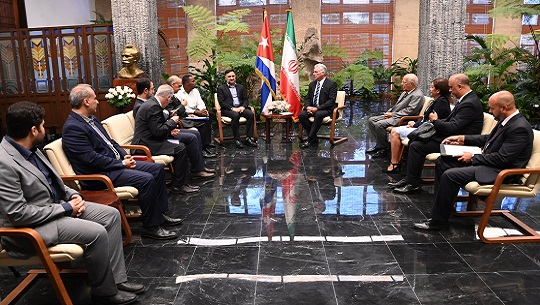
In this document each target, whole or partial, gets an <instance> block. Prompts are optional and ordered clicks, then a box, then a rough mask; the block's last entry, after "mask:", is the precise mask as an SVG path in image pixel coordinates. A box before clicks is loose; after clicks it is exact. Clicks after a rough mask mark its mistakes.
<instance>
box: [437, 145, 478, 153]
mask: <svg viewBox="0 0 540 305" xmlns="http://www.w3.org/2000/svg"><path fill="white" fill-rule="evenodd" d="M465 152H469V153H472V154H474V155H475V154H481V153H482V148H480V147H478V146H465V145H450V144H441V155H443V156H458V155H462V154H463V153H465Z"/></svg>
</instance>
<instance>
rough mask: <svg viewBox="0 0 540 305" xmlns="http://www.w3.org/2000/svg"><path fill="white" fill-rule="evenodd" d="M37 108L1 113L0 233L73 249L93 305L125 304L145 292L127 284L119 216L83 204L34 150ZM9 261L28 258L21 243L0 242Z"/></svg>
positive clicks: (40, 132)
mask: <svg viewBox="0 0 540 305" xmlns="http://www.w3.org/2000/svg"><path fill="white" fill-rule="evenodd" d="M44 117H45V111H44V109H43V108H42V107H40V106H38V105H36V104H34V103H30V102H19V103H16V104H13V105H12V106H10V107H9V108H8V110H7V115H6V123H7V135H6V136H5V137H4V139H3V140H2V142H1V143H0V176H1V177H2V179H0V203H1V204H0V227H8V228H9V227H31V228H34V229H35V230H36V231H37V232H38V233H39V234H40V235H41V237H42V238H43V241H44V242H45V244H46V245H47V246H54V245H55V244H59V243H76V244H79V245H82V246H83V247H84V262H85V263H86V267H87V270H88V277H89V280H90V286H91V287H92V298H93V303H105V304H130V303H133V302H135V301H136V300H137V295H136V294H137V293H142V292H144V290H145V287H144V286H143V285H140V284H134V283H129V282H127V275H126V267H125V264H124V251H123V248H122V233H121V229H120V214H119V213H118V211H117V210H116V209H114V208H111V207H108V206H105V205H101V204H97V203H93V202H86V201H84V199H83V198H82V196H81V195H80V194H79V193H77V191H75V190H73V189H71V188H69V187H67V186H66V185H64V183H63V182H62V180H61V178H60V176H58V174H57V173H56V172H55V171H54V169H53V167H52V165H51V164H50V163H49V162H48V161H47V159H46V158H45V156H44V155H43V153H41V151H39V150H38V149H36V145H38V144H40V143H42V142H43V139H44V137H45V129H44V127H43V126H44V122H45V121H44V119H43V118H44ZM1 242H2V246H3V247H4V248H5V249H6V250H7V251H8V253H9V255H10V256H12V257H15V258H25V257H28V256H30V255H32V254H33V253H34V251H33V247H32V243H31V242H30V241H29V240H27V239H25V238H21V237H2V240H1Z"/></svg>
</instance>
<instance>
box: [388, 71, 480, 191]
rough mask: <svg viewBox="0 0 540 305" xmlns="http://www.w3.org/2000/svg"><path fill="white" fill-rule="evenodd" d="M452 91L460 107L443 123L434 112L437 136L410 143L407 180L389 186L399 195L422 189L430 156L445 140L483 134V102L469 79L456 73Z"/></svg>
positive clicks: (453, 76) (449, 82) (430, 115)
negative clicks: (452, 136) (461, 135)
mask: <svg viewBox="0 0 540 305" xmlns="http://www.w3.org/2000/svg"><path fill="white" fill-rule="evenodd" d="M448 84H449V86H450V92H451V93H452V94H453V95H454V96H455V97H456V99H457V100H456V104H455V106H454V109H453V110H452V112H450V115H449V116H448V117H446V119H444V120H439V119H438V118H439V117H438V115H437V113H430V114H429V120H430V121H431V122H432V123H433V125H434V126H435V131H436V132H435V135H434V136H433V137H432V138H431V139H430V140H429V141H427V142H421V141H412V142H410V143H409V156H408V158H407V177H405V178H403V179H401V180H400V181H398V182H393V183H388V186H389V187H390V188H393V189H394V191H395V192H398V193H411V192H414V191H417V190H419V189H420V183H421V182H422V169H423V168H424V162H425V160H426V156H427V155H428V154H430V153H437V152H440V144H441V142H442V140H443V139H445V138H446V137H448V136H451V135H455V134H466V135H472V134H480V132H481V131H482V125H483V124H484V110H483V108H482V102H481V101H480V99H479V98H478V96H476V94H475V93H474V92H473V91H472V90H471V87H470V86H469V78H468V77H467V75H465V74H454V75H452V76H451V77H450V79H449V80H448Z"/></svg>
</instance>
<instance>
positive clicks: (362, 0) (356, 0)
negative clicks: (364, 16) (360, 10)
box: [343, 0, 369, 4]
mask: <svg viewBox="0 0 540 305" xmlns="http://www.w3.org/2000/svg"><path fill="white" fill-rule="evenodd" d="M343 4H369V0H343Z"/></svg>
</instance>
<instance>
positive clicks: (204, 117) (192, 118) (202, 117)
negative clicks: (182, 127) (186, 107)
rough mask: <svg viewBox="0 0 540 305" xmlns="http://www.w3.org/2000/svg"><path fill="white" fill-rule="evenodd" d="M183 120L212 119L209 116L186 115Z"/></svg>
mask: <svg viewBox="0 0 540 305" xmlns="http://www.w3.org/2000/svg"><path fill="white" fill-rule="evenodd" d="M182 120H192V121H208V120H210V118H209V117H207V116H198V117H190V116H188V117H185V118H182Z"/></svg>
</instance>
